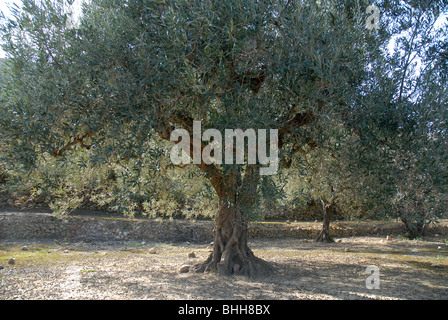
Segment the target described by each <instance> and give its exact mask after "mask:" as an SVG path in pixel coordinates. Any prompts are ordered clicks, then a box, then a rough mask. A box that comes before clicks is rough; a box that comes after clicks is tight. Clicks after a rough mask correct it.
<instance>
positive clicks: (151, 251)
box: [148, 248, 157, 254]
mask: <svg viewBox="0 0 448 320" xmlns="http://www.w3.org/2000/svg"><path fill="white" fill-rule="evenodd" d="M148 252H149V253H150V254H156V253H157V251H156V249H155V248H151V249H149V250H148Z"/></svg>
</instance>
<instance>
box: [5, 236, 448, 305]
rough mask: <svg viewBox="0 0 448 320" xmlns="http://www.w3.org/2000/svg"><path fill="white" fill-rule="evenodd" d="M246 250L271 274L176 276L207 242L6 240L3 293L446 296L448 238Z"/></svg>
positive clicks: (284, 242)
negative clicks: (371, 270)
mask: <svg viewBox="0 0 448 320" xmlns="http://www.w3.org/2000/svg"><path fill="white" fill-rule="evenodd" d="M24 246H25V248H24ZM250 246H251V247H252V248H253V250H254V252H255V254H256V255H257V256H259V257H262V258H264V259H265V260H267V261H269V262H271V263H272V264H273V265H274V266H275V267H276V269H277V272H276V274H275V275H273V276H271V277H269V278H264V279H255V280H251V279H248V278H245V277H240V276H230V277H219V276H216V275H214V274H193V273H185V274H181V273H179V272H178V269H179V267H180V266H181V265H183V264H195V263H198V262H201V261H203V260H205V259H206V258H207V256H208V254H209V251H208V250H209V248H208V246H207V244H189V243H174V244H170V243H149V242H146V243H145V242H139V241H130V242H96V243H85V242H78V243H73V242H72V243H64V242H55V241H50V240H49V241H38V242H31V241H3V242H0V299H8V300H9V299H445V300H446V299H448V272H447V271H448V246H447V244H446V239H442V238H439V239H437V238H432V239H425V241H423V240H420V241H415V240H412V241H410V240H403V239H393V240H386V239H382V238H373V237H352V238H342V239H341V242H339V243H334V244H321V243H315V242H313V241H311V240H299V239H278V240H262V239H257V240H252V241H251V242H250ZM151 248H155V250H156V253H151V250H150V249H151ZM193 251H194V252H195V255H196V258H189V257H188V254H189V253H191V252H193ZM11 257H14V258H15V264H13V265H10V264H9V263H8V260H9V259H10V258H11ZM369 265H375V266H377V267H378V268H379V271H380V288H379V289H367V288H366V278H367V277H368V276H369V275H368V274H366V268H367V266H369Z"/></svg>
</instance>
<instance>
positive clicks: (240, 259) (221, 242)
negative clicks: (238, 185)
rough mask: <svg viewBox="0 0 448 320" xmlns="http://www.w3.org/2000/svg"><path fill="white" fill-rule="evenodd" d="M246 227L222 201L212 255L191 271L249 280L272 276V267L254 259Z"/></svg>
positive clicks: (236, 213) (231, 207)
mask: <svg viewBox="0 0 448 320" xmlns="http://www.w3.org/2000/svg"><path fill="white" fill-rule="evenodd" d="M247 227H248V225H247V221H246V219H245V217H244V214H243V213H242V212H241V210H239V209H238V208H235V207H234V206H232V205H229V204H228V203H226V202H224V201H221V203H220V208H219V212H218V217H217V219H216V226H215V235H214V246H213V252H212V253H211V254H210V256H209V257H208V259H207V260H206V261H205V262H204V263H201V264H199V265H197V266H195V268H194V270H195V271H196V272H204V271H216V272H217V273H219V274H223V275H230V274H239V275H247V276H249V277H259V276H267V275H269V274H271V273H272V272H273V268H272V267H271V265H270V264H269V263H267V262H266V261H264V260H262V259H260V258H257V257H256V256H255V255H254V253H253V252H252V250H251V249H250V248H249V246H248V244H247V239H248V229H247Z"/></svg>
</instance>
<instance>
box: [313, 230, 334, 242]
mask: <svg viewBox="0 0 448 320" xmlns="http://www.w3.org/2000/svg"><path fill="white" fill-rule="evenodd" d="M315 241H316V242H326V243H333V242H335V241H334V239H333V238H332V237H331V236H330V235H329V234H328V233H327V232H323V231H322V232H321V233H320V234H319V236H318V237H317V238H316V240H315Z"/></svg>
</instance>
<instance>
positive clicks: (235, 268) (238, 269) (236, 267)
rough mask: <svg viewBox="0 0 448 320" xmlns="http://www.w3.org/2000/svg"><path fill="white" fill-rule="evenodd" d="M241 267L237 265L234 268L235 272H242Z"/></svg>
mask: <svg viewBox="0 0 448 320" xmlns="http://www.w3.org/2000/svg"><path fill="white" fill-rule="evenodd" d="M240 268H241V266H240V265H239V264H238V263H235V265H234V266H233V272H238V271H240Z"/></svg>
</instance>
